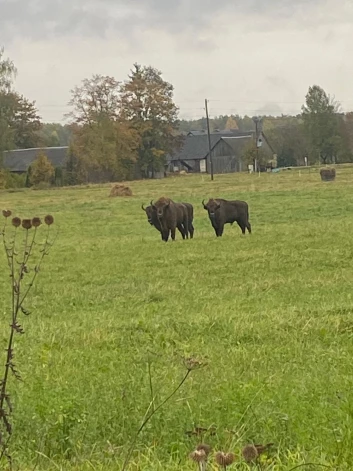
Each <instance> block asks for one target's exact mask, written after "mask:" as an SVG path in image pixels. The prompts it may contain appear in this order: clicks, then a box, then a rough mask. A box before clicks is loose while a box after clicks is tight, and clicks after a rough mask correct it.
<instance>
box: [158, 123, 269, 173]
mask: <svg viewBox="0 0 353 471" xmlns="http://www.w3.org/2000/svg"><path fill="white" fill-rule="evenodd" d="M260 138H261V144H262V145H261V148H262V150H263V151H265V153H266V154H267V155H268V157H269V160H270V159H271V158H272V157H273V150H272V148H271V147H270V145H269V144H268V142H267V139H266V138H265V137H264V136H263V135H261V136H260ZM210 140H211V152H212V162H213V171H214V173H231V172H241V171H247V168H246V166H245V164H244V163H243V155H244V153H245V151H246V149H247V147H248V146H249V145H251V143H254V144H255V140H256V135H255V131H246V132H241V131H238V130H234V131H233V130H232V132H231V133H228V132H225V133H221V132H220V133H212V134H211V135H210ZM167 170H168V171H170V172H178V171H180V170H186V171H187V172H192V173H198V172H208V173H209V171H210V169H209V144H208V136H207V134H206V135H200V134H195V135H188V136H186V137H185V138H184V143H183V146H182V147H181V149H180V150H179V151H178V152H175V153H174V154H173V155H169V156H168V157H167Z"/></svg>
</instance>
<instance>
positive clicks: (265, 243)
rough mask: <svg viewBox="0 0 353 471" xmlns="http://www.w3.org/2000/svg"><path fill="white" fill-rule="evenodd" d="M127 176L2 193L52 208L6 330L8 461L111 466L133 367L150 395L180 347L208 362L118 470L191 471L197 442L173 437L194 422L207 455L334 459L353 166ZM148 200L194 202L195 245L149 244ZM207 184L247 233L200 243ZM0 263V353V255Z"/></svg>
mask: <svg viewBox="0 0 353 471" xmlns="http://www.w3.org/2000/svg"><path fill="white" fill-rule="evenodd" d="M130 186H131V188H132V190H133V193H134V195H135V196H134V197H131V198H122V199H119V198H115V199H114V198H109V197H108V194H109V187H108V186H91V187H86V188H70V189H58V190H47V191H30V190H26V191H21V192H15V193H8V192H0V209H2V208H9V209H12V210H13V212H14V213H16V214H17V215H19V216H21V217H26V216H36V215H39V216H44V215H45V214H47V213H51V214H53V215H54V217H55V222H56V224H55V225H56V227H57V228H58V230H59V236H58V239H57V241H56V244H55V246H54V248H53V249H52V252H51V254H50V256H49V257H48V258H47V259H45V262H44V264H43V268H42V271H41V273H40V276H39V277H38V281H37V282H36V285H35V287H34V288H33V291H32V292H31V295H30V297H29V300H28V302H27V306H26V307H27V308H28V309H29V310H31V311H32V314H31V315H30V316H29V317H26V318H24V319H23V325H24V328H25V331H26V334H25V335H24V336H21V337H20V338H19V337H17V342H16V352H17V364H18V365H19V369H20V371H21V373H22V376H23V379H24V383H18V382H12V383H11V389H12V391H13V398H14V403H15V412H14V436H13V450H15V452H14V458H15V459H16V462H17V463H18V464H20V465H21V469H33V467H34V465H35V463H37V468H36V469H40V470H47V469H48V470H49V469H50V470H53V469H63V470H70V471H72V470H86V469H87V470H92V469H94V470H115V469H119V466H120V467H121V464H122V461H123V458H124V456H125V455H124V453H125V452H126V447H127V445H128V443H129V441H130V440H131V438H132V436H133V434H134V431H135V430H136V428H137V427H138V426H139V424H140V422H141V420H142V418H143V416H144V413H145V411H146V408H147V407H148V404H149V401H150V390H149V380H148V362H149V361H151V362H152V376H153V383H154V388H155V391H156V394H157V402H158V401H159V400H161V399H162V398H163V397H165V395H166V394H168V392H169V391H171V390H172V388H173V387H175V386H176V384H177V382H178V381H179V380H180V379H181V378H182V376H183V374H184V373H185V369H184V368H183V365H182V362H181V360H180V357H181V356H183V355H186V356H190V355H193V356H197V357H201V358H204V359H206V360H207V362H208V366H207V367H205V368H203V369H201V370H198V371H195V372H193V373H192V375H191V377H190V379H189V380H188V381H187V382H186V383H185V384H184V386H183V387H182V389H181V390H180V391H179V392H178V393H177V395H176V396H175V397H174V398H173V399H172V400H171V402H169V403H168V404H167V406H166V407H165V408H164V409H162V410H161V411H160V413H158V414H156V415H155V416H154V417H153V419H152V420H151V422H150V424H149V425H148V426H147V428H146V429H145V430H144V432H143V433H142V434H141V436H140V439H139V440H138V443H137V446H136V452H135V454H134V456H133V461H132V463H131V468H132V469H133V470H139V469H144V470H147V469H150V470H159V469H160V470H162V469H163V470H165V469H168V470H173V471H174V470H179V469H196V467H195V466H194V465H193V464H192V463H189V460H188V458H187V454H188V453H189V451H191V450H192V448H193V447H194V445H195V444H196V443H197V440H198V439H197V438H190V437H188V436H187V435H186V434H185V432H186V431H187V430H191V429H192V428H193V426H194V425H195V426H204V427H208V426H211V425H216V426H217V434H216V435H215V436H206V437H205V438H204V440H205V441H206V442H208V443H210V444H211V445H212V446H214V447H215V448H216V449H224V450H226V451H228V450H233V451H235V452H239V449H240V448H241V446H242V445H244V444H246V443H248V442H249V441H255V442H257V443H261V442H274V443H275V444H276V447H275V450H274V452H273V453H272V454H270V455H269V456H270V458H269V461H268V462H267V463H265V464H264V466H263V469H266V470H267V469H271V470H289V469H291V467H294V466H295V465H296V464H300V463H304V462H316V463H322V464H326V465H330V466H332V469H337V470H350V469H351V468H352V465H351V463H352V458H353V452H352V451H351V450H352V447H351V442H352V430H353V405H352V404H353V402H352V399H353V397H352V396H353V366H352V357H353V338H352V337H353V299H352V295H353V290H352V286H353V243H352V242H353V240H352V239H353V238H352V234H353V172H352V169H338V174H337V178H336V181H335V182H331V183H322V182H321V181H320V177H319V175H318V173H317V172H310V173H309V172H306V171H303V172H301V173H300V174H299V172H298V171H294V170H293V171H288V172H284V173H281V174H270V175H261V176H260V177H258V176H255V175H226V176H218V175H217V176H216V177H215V181H214V182H211V181H209V177H208V176H201V175H198V176H187V177H179V178H168V179H165V180H160V181H147V182H132V183H131V185H130ZM162 195H166V196H170V197H172V198H173V199H175V200H179V201H188V202H191V203H193V204H194V208H195V223H194V225H195V238H194V239H193V240H188V241H183V240H181V237H180V234H179V233H177V241H176V242H175V243H172V242H168V243H167V244H165V243H163V242H162V241H161V240H160V236H159V234H158V233H157V231H156V230H155V229H154V228H152V227H150V226H149V224H148V223H147V220H146V217H145V214H144V213H143V212H142V210H141V203H142V202H144V203H145V204H146V203H148V202H149V201H150V200H151V198H153V199H155V198H158V197H159V196H162ZM210 196H214V197H217V196H220V197H224V198H232V199H234V198H239V199H244V200H246V201H247V202H248V203H249V207H250V220H251V223H252V227H253V234H252V235H251V236H249V235H246V236H245V237H243V236H241V232H240V229H239V228H238V227H237V226H236V225H234V226H232V227H231V226H229V225H227V226H226V229H225V232H224V236H223V237H222V238H220V239H218V238H216V237H215V235H214V232H213V229H212V227H211V225H210V223H209V220H208V218H207V213H206V211H204V209H203V208H202V206H201V200H202V199H203V198H206V199H207V198H208V197H210ZM0 267H1V273H0V312H1V332H0V334H1V336H0V339H1V351H2V352H3V349H4V348H5V345H6V337H7V334H8V311H9V278H8V274H7V271H6V269H3V267H5V257H4V253H3V250H1V251H0ZM2 355H3V360H4V358H5V357H4V353H3V354H2ZM2 363H3V362H2ZM227 430H231V431H234V433H229V432H227ZM238 469H247V468H246V466H245V465H240V466H239V467H238ZM303 469H321V468H315V467H311V468H310V467H307V468H303Z"/></svg>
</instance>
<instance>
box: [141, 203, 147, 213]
mask: <svg viewBox="0 0 353 471" xmlns="http://www.w3.org/2000/svg"><path fill="white" fill-rule="evenodd" d="M141 208H142V211H145V212H146V208H145V207H144V206H143V203H142V204H141Z"/></svg>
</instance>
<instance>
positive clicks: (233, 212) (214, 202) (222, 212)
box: [202, 198, 251, 237]
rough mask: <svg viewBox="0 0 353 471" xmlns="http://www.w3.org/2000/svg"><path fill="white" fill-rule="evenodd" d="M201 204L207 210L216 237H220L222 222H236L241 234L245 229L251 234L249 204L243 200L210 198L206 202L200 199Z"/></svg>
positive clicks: (222, 227) (222, 228)
mask: <svg viewBox="0 0 353 471" xmlns="http://www.w3.org/2000/svg"><path fill="white" fill-rule="evenodd" d="M202 204H203V207H204V208H205V209H206V210H207V211H208V217H209V218H210V221H211V224H212V227H213V229H214V230H215V233H216V236H217V237H222V234H223V230H224V224H233V222H236V223H237V224H238V226H239V227H240V229H241V232H242V233H243V234H245V230H246V229H247V230H248V232H249V234H251V225H250V222H249V206H248V203H246V202H245V201H239V200H234V201H227V200H224V199H221V198H217V199H213V198H211V199H209V200H208V202H207V203H206V204H205V203H204V201H202Z"/></svg>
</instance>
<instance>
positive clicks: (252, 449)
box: [242, 445, 259, 463]
mask: <svg viewBox="0 0 353 471" xmlns="http://www.w3.org/2000/svg"><path fill="white" fill-rule="evenodd" d="M242 455H243V458H244V460H245V461H246V462H247V463H251V462H252V461H255V460H256V458H257V457H258V456H259V452H258V451H257V448H256V446H255V445H246V446H245V447H244V448H243V450H242Z"/></svg>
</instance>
